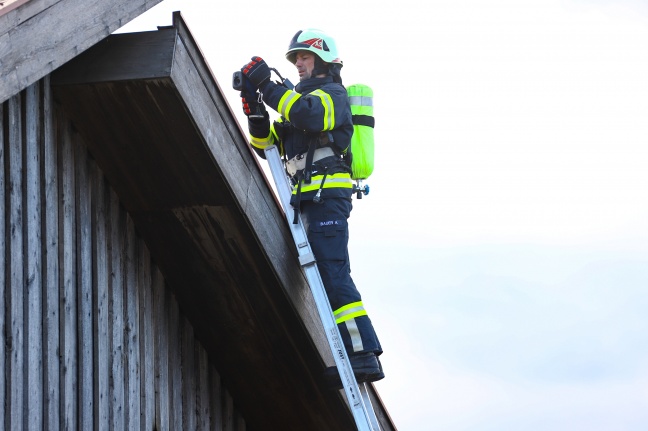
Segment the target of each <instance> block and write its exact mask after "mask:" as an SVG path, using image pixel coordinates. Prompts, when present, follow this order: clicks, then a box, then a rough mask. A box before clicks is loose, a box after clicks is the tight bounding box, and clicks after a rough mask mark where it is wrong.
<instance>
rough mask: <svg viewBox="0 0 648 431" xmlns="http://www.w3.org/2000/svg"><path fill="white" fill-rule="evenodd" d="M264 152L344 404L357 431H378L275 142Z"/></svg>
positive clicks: (373, 414)
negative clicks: (295, 211) (293, 203)
mask: <svg viewBox="0 0 648 431" xmlns="http://www.w3.org/2000/svg"><path fill="white" fill-rule="evenodd" d="M265 155H266V160H267V161H268V165H269V167H270V171H271V172H272V176H273V179H274V181H275V185H276V187H277V193H278V194H279V200H280V202H281V205H282V207H283V210H284V215H285V216H286V220H287V221H288V225H289V226H290V230H291V233H292V235H293V239H294V241H295V244H296V246H297V251H298V253H299V261H300V263H301V265H302V267H303V268H304V272H305V274H306V278H307V279H308V284H309V286H310V289H311V292H312V294H313V297H314V300H315V304H316V306H317V311H318V313H319V316H320V319H321V321H322V325H323V326H324V332H325V334H326V338H327V340H328V343H329V346H330V348H331V352H332V354H333V358H334V360H335V364H336V366H337V369H338V372H339V373H340V379H341V380H342V385H343V386H344V392H345V394H346V399H347V403H348V404H349V408H350V409H351V412H352V414H353V417H354V419H355V422H356V425H357V427H358V430H359V431H365V430H366V431H379V430H380V428H379V427H375V426H372V418H375V413H374V411H373V409H372V410H371V411H369V410H368V408H367V405H366V404H365V401H364V397H363V395H362V394H361V393H360V388H359V386H358V383H357V382H356V380H355V376H354V374H353V369H352V368H351V363H350V362H349V358H348V355H347V353H346V349H345V348H344V344H343V342H342V337H341V335H340V331H339V329H338V327H337V324H336V323H335V318H334V317H333V312H332V310H331V305H330V303H329V300H328V296H327V295H326V290H325V289H324V283H323V282H322V279H321V276H320V273H319V270H318V269H317V264H316V262H315V257H314V255H313V253H312V250H311V247H310V244H309V242H308V237H307V235H306V230H305V228H304V224H303V222H302V219H301V217H298V224H294V223H292V212H293V209H292V206H291V205H290V196H291V194H292V186H291V185H290V182H289V180H288V177H287V176H286V174H285V170H284V166H283V163H282V162H281V157H280V155H279V149H278V148H277V147H276V146H275V145H271V146H269V147H267V148H266V149H265ZM369 406H371V404H369ZM374 420H375V419H374Z"/></svg>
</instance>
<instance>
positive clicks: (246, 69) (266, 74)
mask: <svg viewBox="0 0 648 431" xmlns="http://www.w3.org/2000/svg"><path fill="white" fill-rule="evenodd" d="M241 72H243V74H244V75H245V77H246V78H247V79H249V80H250V82H251V83H252V85H254V86H255V87H256V88H261V87H263V85H264V84H265V83H266V82H269V81H270V68H269V67H268V65H267V64H266V62H265V61H263V59H262V58H261V57H252V61H250V62H249V63H248V64H246V65H245V66H243V67H242V68H241Z"/></svg>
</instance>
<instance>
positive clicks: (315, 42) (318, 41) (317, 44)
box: [302, 37, 323, 50]
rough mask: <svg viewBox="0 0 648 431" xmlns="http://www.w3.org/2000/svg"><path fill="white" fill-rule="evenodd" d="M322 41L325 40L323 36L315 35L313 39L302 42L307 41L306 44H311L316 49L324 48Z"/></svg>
mask: <svg viewBox="0 0 648 431" xmlns="http://www.w3.org/2000/svg"><path fill="white" fill-rule="evenodd" d="M322 42H323V40H322V39H321V38H319V37H315V38H313V39H308V40H305V41H303V42H302V43H305V44H306V45H310V46H312V47H313V48H315V49H319V50H322V49H323V48H322Z"/></svg>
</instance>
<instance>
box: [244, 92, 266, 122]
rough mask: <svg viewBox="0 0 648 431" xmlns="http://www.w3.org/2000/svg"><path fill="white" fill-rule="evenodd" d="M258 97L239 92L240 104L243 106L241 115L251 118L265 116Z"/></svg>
mask: <svg viewBox="0 0 648 431" xmlns="http://www.w3.org/2000/svg"><path fill="white" fill-rule="evenodd" d="M258 97H259V95H258V94H256V93H255V94H254V95H253V96H250V95H249V94H247V93H244V92H241V103H242V104H243V113H244V114H245V115H247V116H248V117H250V115H251V116H252V118H261V117H264V116H265V112H266V109H265V105H264V104H263V102H259V99H258Z"/></svg>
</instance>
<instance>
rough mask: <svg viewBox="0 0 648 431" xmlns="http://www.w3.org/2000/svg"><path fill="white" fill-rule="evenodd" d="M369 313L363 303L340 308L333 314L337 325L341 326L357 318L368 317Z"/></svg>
mask: <svg viewBox="0 0 648 431" xmlns="http://www.w3.org/2000/svg"><path fill="white" fill-rule="evenodd" d="M366 315H367V312H366V311H365V309H364V306H363V305H362V301H358V302H352V303H351V304H347V305H345V306H343V307H340V308H338V309H337V310H335V311H334V312H333V316H334V317H335V323H337V324H340V323H342V322H346V321H347V320H350V319H355V318H356V317H360V316H366Z"/></svg>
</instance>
